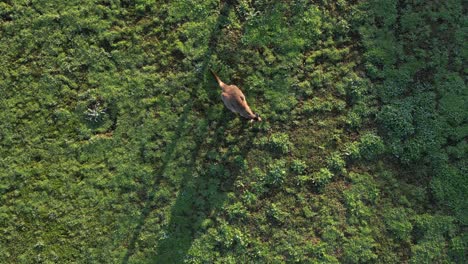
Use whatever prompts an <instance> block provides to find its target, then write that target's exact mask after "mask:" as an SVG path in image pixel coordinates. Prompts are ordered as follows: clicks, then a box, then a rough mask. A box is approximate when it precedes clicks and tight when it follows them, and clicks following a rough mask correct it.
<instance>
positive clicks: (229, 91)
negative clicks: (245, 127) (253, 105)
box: [210, 69, 262, 122]
mask: <svg viewBox="0 0 468 264" xmlns="http://www.w3.org/2000/svg"><path fill="white" fill-rule="evenodd" d="M210 71H211V73H212V74H213V76H214V78H215V79H216V81H217V82H218V84H219V87H221V89H222V90H223V92H222V93H221V99H223V102H224V105H226V107H227V108H228V109H229V110H231V111H232V112H234V113H239V114H240V115H241V116H243V117H245V118H247V119H250V121H251V122H253V121H262V119H261V118H260V116H259V115H258V114H255V113H254V112H252V110H250V107H249V105H248V104H247V100H246V99H245V96H244V94H243V93H242V91H241V89H239V87H237V86H236V85H227V84H225V83H224V82H223V81H221V79H220V78H219V77H218V75H216V73H215V72H214V71H213V70H211V69H210Z"/></svg>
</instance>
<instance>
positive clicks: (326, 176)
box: [312, 168, 333, 185]
mask: <svg viewBox="0 0 468 264" xmlns="http://www.w3.org/2000/svg"><path fill="white" fill-rule="evenodd" d="M332 178H333V173H332V172H331V171H329V170H328V169H327V168H321V169H320V170H319V171H318V172H315V173H314V174H312V181H313V182H314V183H315V184H316V185H325V184H327V183H328V182H330V180H331V179H332Z"/></svg>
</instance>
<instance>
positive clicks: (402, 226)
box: [384, 207, 413, 242]
mask: <svg viewBox="0 0 468 264" xmlns="http://www.w3.org/2000/svg"><path fill="white" fill-rule="evenodd" d="M384 221H385V225H386V227H387V230H388V231H389V232H390V233H391V234H392V235H393V236H394V237H395V238H396V239H399V240H402V241H406V242H409V240H410V238H411V231H412V230H413V225H412V224H411V222H410V219H409V217H408V215H407V214H406V210H405V209H404V208H401V207H400V208H390V209H388V210H385V211H384Z"/></svg>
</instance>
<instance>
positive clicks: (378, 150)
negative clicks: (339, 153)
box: [359, 133, 385, 160]
mask: <svg viewBox="0 0 468 264" xmlns="http://www.w3.org/2000/svg"><path fill="white" fill-rule="evenodd" d="M384 150H385V146H384V143H383V141H382V139H381V138H380V137H379V136H377V135H375V134H374V133H366V134H364V135H362V136H361V138H360V140H359V154H360V156H362V157H363V158H364V159H367V160H372V159H374V158H375V157H376V156H378V155H380V154H382V153H383V152H384Z"/></svg>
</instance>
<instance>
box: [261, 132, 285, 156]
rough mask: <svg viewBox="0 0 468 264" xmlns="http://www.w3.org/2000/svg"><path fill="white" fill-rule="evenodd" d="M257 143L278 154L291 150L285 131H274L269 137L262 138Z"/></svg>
mask: <svg viewBox="0 0 468 264" xmlns="http://www.w3.org/2000/svg"><path fill="white" fill-rule="evenodd" d="M259 144H260V145H261V146H263V147H265V148H266V149H268V150H270V151H271V152H276V153H278V154H287V153H289V151H290V150H291V146H292V143H291V142H290V141H289V135H288V134H286V133H274V134H272V135H271V136H270V138H265V137H264V138H262V139H260V140H259Z"/></svg>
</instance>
